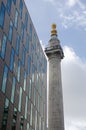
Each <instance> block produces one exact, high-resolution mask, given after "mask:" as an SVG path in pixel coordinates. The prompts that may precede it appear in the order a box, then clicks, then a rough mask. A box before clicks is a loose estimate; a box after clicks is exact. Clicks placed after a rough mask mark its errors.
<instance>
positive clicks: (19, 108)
mask: <svg viewBox="0 0 86 130" xmlns="http://www.w3.org/2000/svg"><path fill="white" fill-rule="evenodd" d="M21 103H22V88H21V87H20V92H19V105H18V110H19V111H21Z"/></svg>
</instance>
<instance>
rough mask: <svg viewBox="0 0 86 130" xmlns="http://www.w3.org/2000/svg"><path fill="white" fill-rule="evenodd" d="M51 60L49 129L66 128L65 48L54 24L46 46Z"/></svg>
mask: <svg viewBox="0 0 86 130" xmlns="http://www.w3.org/2000/svg"><path fill="white" fill-rule="evenodd" d="M45 53H46V55H47V57H48V61H49V96H48V130H64V114H63V95H62V82H61V59H63V57H64V55H63V50H62V48H61V46H60V42H59V40H58V38H57V31H56V25H55V24H53V25H52V30H51V39H50V40H49V44H48V46H47V47H46V48H45Z"/></svg>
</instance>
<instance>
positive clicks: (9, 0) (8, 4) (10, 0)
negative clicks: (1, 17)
mask: <svg viewBox="0 0 86 130" xmlns="http://www.w3.org/2000/svg"><path fill="white" fill-rule="evenodd" d="M11 4H12V0H7V12H8V14H9V15H10V12H11Z"/></svg>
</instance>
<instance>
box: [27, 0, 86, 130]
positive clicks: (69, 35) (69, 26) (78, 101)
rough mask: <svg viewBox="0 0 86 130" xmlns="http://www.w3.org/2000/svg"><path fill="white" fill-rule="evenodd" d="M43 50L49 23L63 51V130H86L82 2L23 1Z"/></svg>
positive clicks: (85, 24)
mask: <svg viewBox="0 0 86 130" xmlns="http://www.w3.org/2000/svg"><path fill="white" fill-rule="evenodd" d="M25 3H26V5H27V8H28V11H29V14H30V16H31V19H32V22H33V24H34V27H35V29H36V32H37V34H38V37H39V40H40V41H41V43H42V44H43V46H44V47H45V46H46V45H47V44H48V41H49V39H50V31H51V25H52V23H55V24H56V25H57V32H58V38H59V40H60V44H61V46H62V48H63V51H64V55H65V57H64V59H63V60H62V64H61V67H62V87H63V101H64V121H65V130H86V0H25Z"/></svg>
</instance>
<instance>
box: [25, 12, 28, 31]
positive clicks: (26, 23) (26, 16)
mask: <svg viewBox="0 0 86 130" xmlns="http://www.w3.org/2000/svg"><path fill="white" fill-rule="evenodd" d="M27 25H28V14H27V13H25V28H26V29H27Z"/></svg>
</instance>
